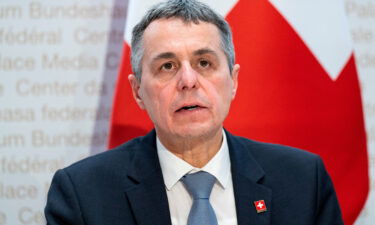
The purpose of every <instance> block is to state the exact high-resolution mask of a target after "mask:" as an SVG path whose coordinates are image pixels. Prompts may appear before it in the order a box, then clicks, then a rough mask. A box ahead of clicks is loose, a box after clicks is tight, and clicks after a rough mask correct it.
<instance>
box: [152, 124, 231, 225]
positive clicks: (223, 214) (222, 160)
mask: <svg viewBox="0 0 375 225" xmlns="http://www.w3.org/2000/svg"><path fill="white" fill-rule="evenodd" d="M157 151H158V156H159V161H160V166H161V170H162V173H163V178H164V183H165V187H166V191H167V196H168V204H169V210H170V215H171V221H172V225H186V223H187V219H188V216H189V212H190V208H191V206H192V203H193V200H192V198H191V196H190V194H189V193H188V192H187V190H186V189H185V186H184V184H183V183H182V182H181V181H180V179H181V177H183V176H184V175H185V174H187V173H195V172H198V171H206V172H208V173H210V174H212V175H213V176H215V178H216V182H215V184H214V186H213V188H212V192H211V196H210V203H211V205H212V208H213V209H214V211H215V214H216V218H217V221H218V224H219V225H235V224H237V216H236V206H235V200H234V193H233V182H232V173H231V170H230V158H229V150H228V143H227V139H226V136H225V132H224V131H223V142H222V144H221V147H220V150H219V151H218V152H217V153H216V155H215V156H214V157H213V158H212V159H211V160H210V161H209V162H208V163H207V164H206V165H205V166H204V167H203V168H196V167H193V166H192V165H190V164H189V163H187V162H185V161H184V160H182V159H180V158H178V157H177V156H176V155H174V154H173V153H171V152H170V151H168V150H167V149H166V148H165V147H164V146H163V144H162V143H161V142H160V140H159V138H158V137H157Z"/></svg>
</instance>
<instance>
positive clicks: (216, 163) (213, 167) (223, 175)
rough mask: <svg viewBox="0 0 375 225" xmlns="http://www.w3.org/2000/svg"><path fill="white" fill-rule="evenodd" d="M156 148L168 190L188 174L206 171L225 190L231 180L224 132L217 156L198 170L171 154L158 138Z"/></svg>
mask: <svg viewBox="0 0 375 225" xmlns="http://www.w3.org/2000/svg"><path fill="white" fill-rule="evenodd" d="M156 147H157V152H158V156H159V161H160V167H161V170H162V173H163V178H164V183H165V186H166V188H167V189H168V190H171V189H172V188H173V186H174V185H175V184H176V183H177V182H178V181H179V180H180V179H181V177H182V176H184V175H185V174H187V173H194V172H198V171H206V172H208V173H210V174H212V175H213V176H215V178H216V180H217V181H218V182H219V183H220V185H221V186H222V187H223V188H224V189H225V188H226V187H227V185H228V181H229V178H230V158H229V149H228V143H227V138H226V135H225V132H224V130H223V141H222V144H221V147H220V149H219V151H218V152H217V153H216V155H215V156H214V157H213V158H212V159H211V160H210V161H209V162H208V163H207V164H206V165H205V166H204V167H203V168H196V167H193V166H192V165H190V164H189V163H187V162H185V161H184V160H182V159H180V158H179V157H177V156H176V155H174V154H173V153H172V152H170V151H169V150H168V149H167V148H166V147H165V146H164V145H163V144H162V143H161V142H160V140H159V138H158V137H157V136H156Z"/></svg>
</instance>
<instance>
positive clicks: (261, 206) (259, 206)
mask: <svg viewBox="0 0 375 225" xmlns="http://www.w3.org/2000/svg"><path fill="white" fill-rule="evenodd" d="M254 206H255V209H256V210H257V213H261V212H265V211H267V207H266V203H265V202H264V200H258V201H255V202H254Z"/></svg>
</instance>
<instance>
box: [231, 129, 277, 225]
mask: <svg viewBox="0 0 375 225" xmlns="http://www.w3.org/2000/svg"><path fill="white" fill-rule="evenodd" d="M226 133H227V139H228V146H229V152H230V158H231V167H232V179H233V189H234V197H235V200H236V211H237V221H238V225H250V224H258V225H268V224H270V223H271V206H272V191H271V189H270V188H268V187H266V186H265V185H263V182H262V181H263V179H265V175H266V174H265V172H264V170H263V168H262V167H261V166H260V165H259V164H258V162H257V161H256V159H255V158H254V157H253V156H252V154H251V151H252V150H257V149H253V148H254V146H253V145H252V144H251V142H248V141H245V140H243V139H242V138H240V137H236V136H233V135H231V134H230V133H229V132H227V131H226ZM260 151H261V150H260ZM259 200H264V202H265V204H266V207H267V211H266V212H261V213H257V211H256V208H255V205H254V202H255V201H259Z"/></svg>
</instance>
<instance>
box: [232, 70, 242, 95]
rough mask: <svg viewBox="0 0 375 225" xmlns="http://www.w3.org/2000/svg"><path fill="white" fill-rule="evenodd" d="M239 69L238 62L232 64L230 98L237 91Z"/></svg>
mask: <svg viewBox="0 0 375 225" xmlns="http://www.w3.org/2000/svg"><path fill="white" fill-rule="evenodd" d="M239 71H240V65H239V64H236V65H234V66H233V69H232V81H233V90H232V100H233V99H234V98H235V97H236V93H237V88H238V74H239Z"/></svg>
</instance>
